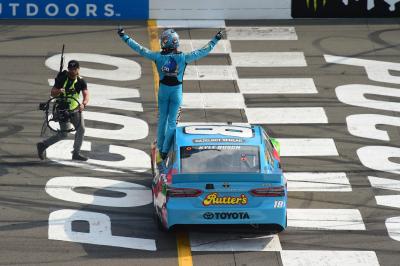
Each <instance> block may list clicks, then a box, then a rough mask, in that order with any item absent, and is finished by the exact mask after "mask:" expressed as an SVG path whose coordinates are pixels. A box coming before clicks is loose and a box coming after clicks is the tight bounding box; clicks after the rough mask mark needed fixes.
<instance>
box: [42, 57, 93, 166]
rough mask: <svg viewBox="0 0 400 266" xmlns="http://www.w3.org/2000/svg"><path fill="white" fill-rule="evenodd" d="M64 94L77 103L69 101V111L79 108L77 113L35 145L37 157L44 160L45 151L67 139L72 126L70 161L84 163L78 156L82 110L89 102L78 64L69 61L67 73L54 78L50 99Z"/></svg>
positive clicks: (82, 121)
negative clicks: (72, 137) (52, 133)
mask: <svg viewBox="0 0 400 266" xmlns="http://www.w3.org/2000/svg"><path fill="white" fill-rule="evenodd" d="M81 92H82V95H83V100H82V103H80V105H79V106H78V102H79V96H80V93H81ZM62 94H64V95H65V96H69V97H73V98H75V99H76V100H77V101H73V100H69V101H68V104H69V110H75V109H77V108H79V112H71V113H70V115H71V116H70V119H69V121H67V122H60V129H61V131H59V132H58V133H57V134H56V135H54V136H52V137H50V138H48V139H46V140H44V141H42V142H39V143H37V144H36V146H37V152H38V156H39V158H40V159H41V160H44V159H45V158H46V153H45V151H46V149H47V148H48V147H49V146H51V145H53V144H54V143H56V142H58V141H60V140H63V139H65V138H67V136H68V133H67V132H66V130H68V129H69V128H70V127H71V123H72V125H74V127H75V128H76V129H77V130H76V133H75V141H74V150H73V152H72V160H79V161H86V160H87V159H88V158H86V157H85V156H83V155H81V154H80V150H81V146H82V142H83V137H84V135H85V123H84V119H83V113H82V112H83V110H84V109H85V107H86V105H87V104H88V102H89V91H88V89H87V83H86V81H85V80H84V79H83V78H81V77H80V76H79V62H78V61H77V60H71V61H69V62H68V71H66V70H64V71H62V72H60V73H58V75H57V77H56V78H55V82H54V86H53V88H52V89H51V97H57V96H60V95H62Z"/></svg>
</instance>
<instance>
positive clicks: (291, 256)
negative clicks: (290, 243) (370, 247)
mask: <svg viewBox="0 0 400 266" xmlns="http://www.w3.org/2000/svg"><path fill="white" fill-rule="evenodd" d="M280 254H281V258H282V265H283V266H322V265H323V266H379V261H378V258H377V256H376V254H375V252H374V251H347V250H346V251H336V250H282V251H281V252H280Z"/></svg>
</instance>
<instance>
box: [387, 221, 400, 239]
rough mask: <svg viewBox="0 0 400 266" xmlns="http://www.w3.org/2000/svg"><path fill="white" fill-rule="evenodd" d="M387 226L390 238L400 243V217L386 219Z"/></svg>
mask: <svg viewBox="0 0 400 266" xmlns="http://www.w3.org/2000/svg"><path fill="white" fill-rule="evenodd" d="M385 226H386V228H387V231H388V234H389V236H390V237H391V238H392V239H394V240H396V241H400V217H399V216H397V217H391V218H388V219H386V221H385Z"/></svg>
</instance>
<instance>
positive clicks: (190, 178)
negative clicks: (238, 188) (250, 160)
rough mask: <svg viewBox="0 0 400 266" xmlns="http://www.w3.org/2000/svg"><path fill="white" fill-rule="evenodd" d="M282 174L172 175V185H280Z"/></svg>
mask: <svg viewBox="0 0 400 266" xmlns="http://www.w3.org/2000/svg"><path fill="white" fill-rule="evenodd" d="M282 180H283V177H282V174H259V173H235V174H232V173H204V174H197V173H196V174H174V175H173V176H172V183H173V184H176V183H195V182H268V183H280V182H281V181H282Z"/></svg>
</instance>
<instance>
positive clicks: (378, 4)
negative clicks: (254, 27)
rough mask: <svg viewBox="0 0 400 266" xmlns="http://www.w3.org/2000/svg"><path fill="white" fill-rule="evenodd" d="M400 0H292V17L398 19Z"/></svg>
mask: <svg viewBox="0 0 400 266" xmlns="http://www.w3.org/2000/svg"><path fill="white" fill-rule="evenodd" d="M399 15H400V0H364V1H358V0H292V16H293V17H295V18H296V17H399Z"/></svg>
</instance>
